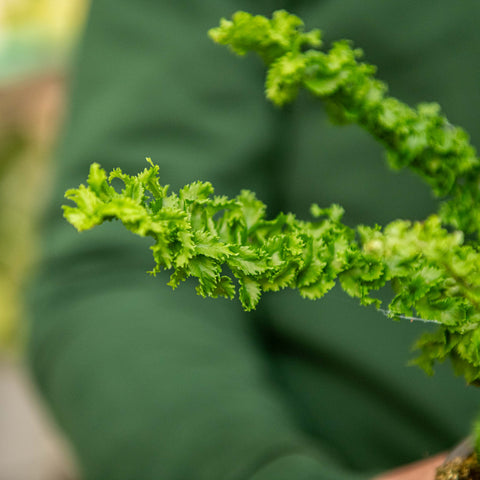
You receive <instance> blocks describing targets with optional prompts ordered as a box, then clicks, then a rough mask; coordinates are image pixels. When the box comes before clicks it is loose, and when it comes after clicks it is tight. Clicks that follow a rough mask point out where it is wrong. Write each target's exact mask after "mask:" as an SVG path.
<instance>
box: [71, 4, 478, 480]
mask: <svg viewBox="0 0 480 480" xmlns="http://www.w3.org/2000/svg"><path fill="white" fill-rule="evenodd" d="M302 27H303V23H302V21H301V20H300V19H299V18H298V17H296V16H294V15H290V14H288V13H287V12H285V11H277V12H275V13H274V14H273V17H272V19H267V18H265V17H262V16H252V15H250V14H248V13H245V12H238V13H236V14H235V15H234V16H233V18H232V20H231V21H229V20H225V19H223V20H222V21H221V23H220V26H219V27H218V28H215V29H212V30H211V31H210V36H211V37H212V38H213V39H214V40H215V41H216V42H218V43H221V44H225V45H228V46H229V47H230V48H231V49H232V50H233V51H234V52H236V53H238V54H240V55H243V54H245V53H247V52H249V51H253V52H256V53H257V54H259V56H260V57H261V58H262V59H263V61H264V62H265V64H266V65H267V68H268V71H267V76H266V95H267V98H268V99H269V100H271V101H272V102H273V103H274V104H276V105H278V106H282V105H284V104H286V103H288V102H291V101H293V100H294V99H295V97H296V95H297V93H298V92H299V91H300V89H302V88H304V89H306V90H308V91H309V92H311V93H312V94H313V95H314V96H316V97H318V98H320V99H321V100H322V101H323V102H324V104H325V107H326V109H327V111H328V112H329V115H330V118H331V119H332V121H334V122H336V123H341V124H342V123H357V124H358V125H360V126H361V127H362V128H364V129H365V130H367V131H368V132H369V133H370V134H371V135H372V136H373V137H374V138H376V139H377V140H378V141H379V142H381V143H382V144H383V145H384V146H385V148H386V150H387V158H388V162H389V165H390V166H391V167H392V168H395V169H402V168H410V169H411V170H413V171H414V172H415V173H417V174H418V175H420V176H421V177H422V178H423V179H424V180H425V181H426V182H427V183H428V184H429V185H430V187H431V188H432V190H433V192H434V194H435V195H436V196H438V197H440V198H441V199H442V200H443V202H442V204H441V207H440V209H439V212H438V213H435V214H432V215H431V216H429V217H428V218H427V219H425V220H424V221H421V222H410V221H408V220H396V221H394V222H391V223H390V224H388V225H386V226H384V227H380V226H363V225H360V226H358V227H357V228H356V229H352V228H349V227H347V226H346V225H344V224H343V223H342V214H343V209H342V208H341V207H340V206H338V205H331V206H330V207H327V208H320V207H319V206H318V205H313V206H312V208H311V214H312V216H313V220H312V221H310V222H306V221H301V220H299V219H297V218H296V217H295V215H293V214H283V213H282V214H280V215H278V216H277V217H276V218H274V219H267V218H266V216H265V211H266V206H265V205H264V204H263V203H262V202H261V201H260V200H258V199H257V198H256V197H255V194H254V193H252V192H250V191H247V190H244V191H242V192H241V193H240V194H239V195H238V196H237V197H235V198H227V197H224V196H215V195H214V189H213V187H212V185H211V184H210V183H209V182H200V181H198V182H194V183H192V184H189V185H186V186H185V187H183V188H182V189H181V190H180V191H179V192H178V193H169V191H168V186H165V185H161V184H160V182H159V179H158V172H159V167H158V166H157V165H154V164H153V163H152V161H151V160H150V159H147V160H148V161H149V163H150V167H149V168H146V169H145V170H144V171H143V172H141V173H139V174H138V175H136V176H130V175H127V174H124V173H123V172H122V171H121V170H120V169H115V170H113V171H112V172H111V173H110V174H109V175H108V176H107V173H106V172H105V170H103V169H102V168H101V167H100V166H99V165H98V164H92V166H91V168H90V173H89V176H88V180H87V186H84V185H80V187H79V188H77V189H71V190H68V191H67V192H66V197H67V198H68V199H70V200H72V201H74V202H75V203H76V206H75V207H72V206H64V207H63V208H64V215H65V217H66V219H67V220H68V221H69V222H70V223H71V224H72V225H74V226H75V228H77V230H79V231H82V230H87V229H90V228H92V227H94V226H96V225H99V224H101V223H103V222H104V221H106V220H112V219H118V220H120V221H121V222H122V223H123V224H124V225H125V227H126V228H127V229H129V230H130V231H132V232H133V233H136V234H138V235H140V236H148V237H151V238H153V241H154V244H153V245H152V246H151V247H150V248H151V250H152V253H153V257H154V260H155V262H156V265H155V267H154V268H153V270H152V272H150V273H152V274H155V273H157V272H159V271H161V270H163V269H169V270H172V271H173V273H172V275H171V277H170V281H169V285H170V286H171V287H172V288H176V287H177V286H179V285H180V283H182V282H183V281H184V280H186V279H187V278H189V277H195V278H197V280H198V285H197V292H198V293H199V294H200V295H202V296H210V297H218V296H223V297H227V298H234V297H235V296H237V295H238V297H239V299H240V301H241V304H242V306H243V308H244V309H245V310H251V309H254V308H255V306H256V305H257V303H258V301H259V300H260V296H261V294H262V292H265V291H277V290H279V289H283V288H293V289H296V290H298V292H299V293H300V294H301V295H302V296H303V297H305V298H309V299H319V298H321V297H322V296H323V295H325V294H326V293H327V292H328V291H329V290H330V289H331V288H332V287H333V286H334V285H335V284H336V283H337V282H338V283H339V284H340V285H341V286H342V288H343V289H344V290H345V291H346V292H347V293H348V294H349V295H350V296H352V297H356V298H358V299H359V301H360V303H361V304H362V305H373V306H375V307H376V308H377V309H381V310H382V311H383V312H384V313H385V314H386V315H387V316H389V317H391V318H405V319H408V320H410V321H421V322H429V323H434V324H436V325H437V329H436V330H435V331H434V332H433V333H431V332H429V333H425V334H423V336H422V337H420V339H419V340H418V341H417V343H416V348H417V350H418V351H419V355H418V356H417V358H416V359H414V360H413V362H412V363H415V364H417V365H419V366H420V367H422V368H423V369H424V370H425V371H426V372H427V373H428V374H432V373H433V369H434V366H435V364H436V362H442V361H444V360H445V359H447V358H449V359H450V360H451V362H452V364H453V367H454V370H455V372H456V373H457V374H458V375H462V376H464V377H465V379H466V381H467V383H468V384H470V385H476V384H478V383H479V382H480V354H479V346H480V254H479V252H478V241H479V240H478V235H479V232H480V210H479V209H478V206H479V205H480V193H479V189H478V185H479V181H480V160H479V158H478V157H477V155H476V151H475V149H474V147H473V146H472V145H471V144H470V143H469V138H468V135H467V134H466V132H465V131H464V130H462V129H461V128H459V127H456V126H454V125H452V124H451V123H450V122H449V121H448V120H447V118H446V117H445V116H444V115H442V113H441V111H440V107H439V106H438V105H437V104H432V103H428V104H427V103H424V104H420V105H418V106H417V107H416V108H411V107H409V106H407V105H405V104H404V103H402V102H400V101H399V100H397V99H395V98H393V97H390V96H388V94H387V86H386V85H385V84H384V83H383V82H381V81H380V80H378V79H376V78H375V77H374V73H375V67H374V66H372V65H369V64H366V63H362V62H361V61H360V58H361V54H362V53H361V51H360V50H358V49H354V48H352V46H351V44H350V43H349V42H348V41H339V42H336V43H334V44H333V46H332V47H331V49H330V50H328V51H326V52H323V51H321V50H320V49H319V48H320V47H321V34H320V31H318V30H313V31H310V32H304V31H303V28H302ZM115 179H119V180H120V181H122V182H123V184H124V187H123V189H122V191H121V192H119V191H117V190H116V189H115V188H114V186H113V185H112V182H113V181H114V180H115ZM387 284H389V285H390V286H391V288H392V290H393V292H394V295H393V297H392V298H391V300H390V302H389V303H388V305H383V304H382V301H381V300H380V299H379V298H376V297H375V295H374V293H375V292H376V291H378V290H379V289H380V288H382V287H384V286H385V285H387ZM468 445H469V446H468V448H466V449H464V451H462V452H461V453H462V455H463V456H467V457H469V458H468V460H467V463H462V464H461V466H460V467H459V468H460V470H461V471H462V472H463V473H458V472H457V473H455V474H454V473H451V472H450V471H449V472H447V473H445V472H446V470H445V468H442V469H440V470H439V472H438V478H439V479H444V478H477V477H475V475H478V465H477V463H476V453H475V452H476V451H478V450H480V426H475V428H474V432H473V436H472V441H471V442H470V443H469V444H468ZM464 454H465V455H464ZM455 457H457V455H456V452H455ZM458 464H459V462H458V461H457V460H455V461H454V462H453V464H450V465H449V466H448V467H446V468H447V469H452V468H457V467H456V465H458ZM462 469H463V470H462ZM475 472H476V473H475ZM445 475H447V476H445ZM448 475H457V476H448ZM461 475H463V476H461Z"/></svg>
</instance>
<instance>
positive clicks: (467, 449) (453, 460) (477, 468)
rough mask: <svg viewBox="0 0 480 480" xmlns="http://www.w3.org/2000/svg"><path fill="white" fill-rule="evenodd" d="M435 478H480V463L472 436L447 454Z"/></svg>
mask: <svg viewBox="0 0 480 480" xmlns="http://www.w3.org/2000/svg"><path fill="white" fill-rule="evenodd" d="M435 480H480V464H479V463H478V461H477V455H476V453H475V452H474V449H473V443H472V438H471V437H468V438H467V439H466V440H464V441H463V442H462V443H460V444H459V445H458V446H457V447H456V448H454V449H453V450H452V451H451V452H450V453H449V454H448V455H447V458H446V459H445V461H444V462H443V464H442V465H441V466H440V467H438V468H437V474H436V475H435Z"/></svg>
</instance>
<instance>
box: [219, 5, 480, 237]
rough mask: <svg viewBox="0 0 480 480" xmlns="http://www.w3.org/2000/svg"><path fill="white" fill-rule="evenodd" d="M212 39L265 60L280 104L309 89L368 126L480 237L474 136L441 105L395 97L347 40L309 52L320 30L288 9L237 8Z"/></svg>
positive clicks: (394, 161) (452, 220)
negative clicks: (257, 11)
mask: <svg viewBox="0 0 480 480" xmlns="http://www.w3.org/2000/svg"><path fill="white" fill-rule="evenodd" d="M278 19H281V22H279V21H278ZM210 36H211V37H212V38H213V39H214V40H215V41H217V42H218V43H221V44H225V45H228V46H229V47H230V49H231V50H233V51H234V52H236V53H239V54H241V55H244V54H245V53H247V51H252V52H255V53H258V54H259V55H260V57H261V58H263V59H264V60H265V59H267V60H266V64H267V66H268V71H267V75H266V84H265V89H266V95H267V98H269V99H270V100H271V101H272V102H273V103H274V104H276V105H278V106H281V105H284V104H285V103H288V102H291V101H292V100H294V99H295V97H296V95H297V93H298V91H299V90H300V89H301V88H304V89H306V90H308V91H310V92H311V93H312V94H313V95H314V96H316V97H319V98H321V99H322V100H323V101H324V104H325V107H326V109H327V111H328V113H329V115H330V118H331V120H332V121H334V122H336V123H342V124H343V123H357V124H358V125H360V126H361V127H363V128H364V129H365V130H367V131H368V132H369V133H370V134H371V135H373V137H375V138H376V139H377V140H378V141H379V142H380V143H382V144H383V145H384V146H385V148H386V150H387V158H388V161H389V164H390V166H391V167H392V168H395V169H402V168H405V167H408V168H410V169H412V170H413V171H414V172H416V173H417V174H419V175H420V176H421V177H422V178H423V179H424V180H425V181H426V182H428V184H429V185H430V186H431V188H432V189H433V191H434V193H435V194H436V195H437V196H441V197H445V201H444V203H443V205H442V207H441V210H440V217H441V219H442V221H443V222H444V223H445V224H448V225H451V226H452V227H454V228H456V229H459V230H462V231H463V232H465V233H467V234H475V236H478V233H479V231H480V210H479V209H478V208H475V207H476V206H478V205H479V203H480V202H479V201H480V190H479V188H478V185H479V182H480V162H479V159H478V157H477V154H476V151H475V149H474V147H473V146H472V145H471V144H470V143H469V137H468V134H467V133H466V132H465V131H464V130H463V129H461V128H460V127H455V126H453V125H451V124H450V123H449V121H448V120H447V118H446V117H445V116H444V115H442V114H441V112H440V107H439V106H438V105H437V104H435V103H423V104H420V105H418V106H417V107H416V108H411V107H409V106H408V105H405V104H404V103H402V102H400V101H399V100H397V99H395V98H392V97H389V96H388V95H387V91H388V88H387V85H386V84H385V83H383V82H381V81H380V80H378V79H376V78H375V77H374V74H375V71H376V68H375V67H374V66H373V65H369V64H367V63H362V62H360V58H361V57H362V55H363V53H362V51H361V50H359V49H354V48H352V46H351V43H350V42H349V41H346V40H341V41H339V42H335V43H334V44H333V46H332V47H331V48H330V50H328V51H327V52H322V51H319V50H316V49H313V48H311V49H307V47H309V46H311V47H319V46H320V45H321V42H320V37H321V33H320V32H319V31H318V30H313V31H312V32H307V33H305V32H304V31H303V22H302V21H301V20H300V19H299V18H298V17H296V16H295V15H290V14H288V13H286V12H285V11H278V12H275V13H274V15H273V18H272V20H268V19H267V18H265V17H261V16H253V15H250V14H248V13H245V12H238V13H236V14H235V15H234V16H233V18H232V21H227V20H222V22H221V24H220V26H219V27H218V28H214V29H212V30H210ZM265 39H268V41H267V40H265ZM276 39H278V40H277V43H275V40H276ZM310 39H313V41H311V40H310ZM272 45H274V48H273V47H272Z"/></svg>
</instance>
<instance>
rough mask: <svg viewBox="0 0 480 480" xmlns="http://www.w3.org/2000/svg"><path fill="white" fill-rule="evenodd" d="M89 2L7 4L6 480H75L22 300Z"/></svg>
mask: <svg viewBox="0 0 480 480" xmlns="http://www.w3.org/2000/svg"><path fill="white" fill-rule="evenodd" d="M88 3H89V2H88V0H1V1H0V480H17V479H18V480H60V479H78V475H77V474H76V469H75V462H74V460H73V458H72V457H71V454H70V451H69V448H68V445H66V443H65V440H64V439H63V438H61V437H60V434H59V433H58V431H57V430H56V429H55V426H54V425H53V424H52V422H51V421H50V419H49V418H48V416H47V414H46V412H45V410H44V408H43V406H42V405H41V402H40V400H39V399H38V397H37V396H36V394H35V392H34V389H33V388H32V387H31V385H30V382H29V379H28V375H27V374H26V370H25V369H24V367H23V356H24V350H23V343H24V339H25V335H26V333H27V332H26V325H25V321H24V316H23V306H22V301H21V299H22V290H23V286H24V284H25V280H26V279H27V277H28V275H29V271H30V270H31V269H32V268H34V264H35V258H36V248H35V245H36V234H35V231H36V227H35V225H36V221H37V218H38V217H39V214H40V212H41V209H42V205H43V203H44V198H45V192H47V191H48V188H49V166H50V159H51V157H52V155H53V154H54V150H55V140H56V138H57V136H58V132H59V131H60V129H61V124H62V113H63V110H64V108H65V95H66V91H67V89H68V81H69V68H70V64H71V60H72V58H73V56H74V55H75V45H76V43H77V41H78V38H79V36H80V34H81V31H82V27H83V24H84V22H85V18H86V14H87V11H88Z"/></svg>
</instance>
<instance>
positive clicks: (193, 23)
mask: <svg viewBox="0 0 480 480" xmlns="http://www.w3.org/2000/svg"><path fill="white" fill-rule="evenodd" d="M279 8H286V9H288V10H290V11H291V12H292V13H296V14H298V15H299V16H301V17H302V18H303V19H304V20H305V22H306V27H307V28H309V29H310V28H315V27H319V28H321V29H322V30H323V31H324V33H325V40H326V41H327V42H331V41H332V40H336V39H340V38H349V39H352V40H353V41H354V42H355V45H357V46H359V47H361V48H362V49H364V51H365V53H366V60H367V61H368V62H370V63H374V64H377V65H378V66H379V73H378V75H379V77H380V78H381V79H383V80H385V81H387V82H388V83H389V84H390V86H391V94H392V95H394V96H397V97H398V98H400V99H402V100H404V101H406V102H408V103H410V104H416V103H418V102H421V101H438V102H439V103H440V104H441V105H442V106H443V109H444V111H445V113H446V114H447V116H448V117H449V119H450V121H451V122H452V123H455V124H459V125H462V126H464V127H465V128H466V129H467V130H469V131H470V133H471V134H472V139H473V142H474V143H476V142H478V140H479V136H480V131H479V129H478V127H477V115H478V111H479V110H480V91H479V89H478V78H479V65H480V62H479V58H480V56H479V53H480V51H479V49H480V39H479V37H478V21H479V19H480V4H479V3H478V2H477V1H474V0H465V1H463V2H452V1H447V0H438V1H437V2H435V3H434V4H432V2H430V1H427V0H403V1H401V2H400V1H390V2H385V1H381V0H365V1H362V2H358V0H342V1H336V2H332V1H326V0H323V1H318V0H317V1H307V0H303V1H298V2H294V1H291V2H285V1H270V0H268V1H267V0H259V1H256V2H254V1H253V0H250V1H234V0H228V1H227V0H224V1H219V0H203V1H202V2H187V1H185V0H177V1H175V2H159V1H154V0H139V1H136V2H130V1H127V0H115V1H113V0H94V1H93V3H92V8H91V12H90V16H89V20H88V24H87V28H86V32H85V35H84V39H83V43H82V46H81V48H80V51H79V53H78V58H77V61H76V70H75V72H74V77H73V84H72V88H71V98H70V107H69V113H68V117H67V122H66V127H65V129H64V132H63V136H62V142H61V145H60V148H59V150H58V153H57V156H56V178H55V182H54V185H53V188H52V194H51V198H52V201H51V203H50V205H49V206H48V209H47V212H46V215H45V221H44V225H43V257H42V262H41V264H40V266H39V271H38V274H37V277H36V279H35V280H34V282H32V287H31V290H30V295H29V304H30V314H31V322H32V335H31V339H30V348H29V354H30V363H31V368H32V371H33V374H34V377H35V379H36V381H37V383H38V386H39V388H40V389H41V391H42V392H43V394H44V396H45V398H46V400H47V401H48V404H49V405H50V407H51V409H52V411H53V413H54V415H55V417H56V419H57V421H58V422H59V424H60V425H61V427H62V428H63V429H64V431H65V432H66V433H67V435H68V436H69V438H70V439H71V441H72V443H73V445H74V447H75V450H76V452H77V455H78V458H79V461H80V464H81V468H82V471H83V475H84V478H85V479H86V480H107V479H108V480H133V479H135V480H147V479H148V480H149V479H152V480H153V479H155V480H158V479H165V480H166V479H169V480H170V479H172V480H216V479H222V480H223V479H225V480H227V479H228V480H273V479H275V480H283V479H288V480H304V479H305V480H306V479H309V480H310V479H319V480H322V479H337V480H340V479H354V478H365V477H368V476H370V475H372V474H373V473H375V472H379V471H382V470H384V469H388V468H392V467H394V466H396V465H400V464H403V463H406V462H410V461H414V460H417V459H419V458H422V457H424V456H427V455H430V454H434V453H436V452H438V451H440V450H442V449H446V448H449V447H451V446H452V445H453V444H454V443H456V442H457V441H459V440H460V439H461V438H462V437H464V436H466V435H467V433H468V431H469V428H470V424H471V421H472V419H473V416H474V414H475V412H476V409H477V408H478V404H479V402H478V398H479V396H478V394H477V392H476V391H474V390H473V389H472V388H468V389H467V388H465V386H464V382H463V380H462V379H459V378H455V377H454V376H453V374H452V372H451V368H450V366H449V365H444V366H442V367H441V368H439V371H438V373H437V375H435V376H434V377H431V378H429V377H426V376H425V374H424V373H423V372H421V371H419V370H418V369H415V368H412V367H406V362H407V359H408V358H409V348H410V346H411V344H412V342H413V340H414V339H415V338H416V336H417V335H418V334H419V333H420V332H421V331H424V330H425V329H426V328H427V327H425V326H423V325H420V326H419V325H417V324H416V323H415V324H410V323H409V322H393V321H391V320H389V319H387V318H385V317H384V316H383V315H382V314H380V313H378V312H376V311H375V310H374V309H368V308H365V307H359V306H358V305H357V302H356V301H354V300H352V299H350V298H348V297H347V296H346V295H344V294H343V293H342V292H341V291H340V290H338V289H337V290H334V292H332V293H330V294H328V295H327V296H326V297H325V299H322V300H320V301H317V302H310V301H307V300H302V299H301V298H300V297H299V296H298V295H297V294H296V293H294V292H288V291H283V292H281V293H276V294H271V295H265V297H264V298H263V300H262V301H261V304H260V306H259V308H258V309H257V311H255V312H253V313H249V314H246V313H244V312H242V310H241V307H240V304H239V303H238V302H230V301H228V300H210V299H202V298H199V297H197V296H196V295H195V291H194V287H193V286H192V285H191V284H187V285H183V286H182V287H180V288H178V289H177V290H176V291H175V293H173V292H172V291H171V289H170V288H169V287H168V286H166V285H165V284H166V282H167V279H168V275H160V276H158V277H157V278H156V279H153V278H150V277H149V276H148V275H147V274H146V273H145V272H146V271H147V270H149V269H150V268H151V267H152V265H153V260H152V258H151V256H150V252H149V250H148V246H149V243H148V240H145V239H140V238H134V237H133V236H131V235H130V234H129V233H128V232H126V231H124V230H123V229H122V227H121V225H119V224H116V223H110V224H107V225H105V226H102V227H101V228H98V229H94V230H93V231H90V232H85V233H82V234H78V233H76V232H75V230H74V229H73V228H72V227H71V226H70V225H68V224H67V223H66V222H65V221H64V220H63V219H62V217H61V210H60V205H61V204H62V203H64V200H63V193H64V191H65V190H66V189H67V188H70V187H76V186H77V185H78V184H79V183H81V182H85V179H86V175H87V173H88V166H89V164H90V163H91V162H94V161H95V162H99V163H100V164H101V165H102V166H103V167H104V168H106V169H107V170H109V169H111V168H113V167H117V166H120V167H121V168H122V169H123V170H125V171H126V172H128V173H136V172H138V171H139V170H140V169H143V168H144V167H145V166H146V163H145V157H146V156H150V157H152V159H153V161H154V162H155V163H158V164H159V165H160V169H161V170H160V173H161V180H162V182H164V183H168V184H170V185H171V188H172V189H177V188H179V187H181V186H183V185H184V184H185V183H188V182H191V181H193V180H197V179H201V180H209V181H211V182H212V183H213V185H214V186H215V188H216V193H218V194H226V195H235V194H236V193H238V192H239V190H240V189H242V188H248V189H251V190H254V191H256V192H257V194H258V197H259V198H260V199H262V200H263V201H264V202H265V203H267V204H268V205H269V212H268V213H269V215H272V216H273V215H275V214H276V213H278V212H279V211H292V212H295V213H296V214H297V215H298V216H299V217H300V218H308V208H309V205H310V204H311V203H313V202H316V203H318V204H320V205H324V206H328V205H330V204H331V203H333V202H336V203H339V204H341V205H343V206H344V207H345V209H346V212H347V213H346V221H347V222H348V223H349V224H350V225H356V224H359V223H365V224H369V225H373V224H374V223H379V224H385V223H386V222H388V221H390V220H393V219H395V218H411V219H421V218H424V217H426V216H427V215H428V214H429V213H431V212H432V211H434V209H435V208H436V202H435V201H434V200H433V198H432V197H431V195H430V192H429V191H428V189H427V187H426V186H425V185H423V183H421V182H420V180H419V179H418V178H416V177H414V176H413V175H410V174H408V173H405V172H403V173H401V174H398V173H392V172H390V171H388V170H387V169H386V167H385V162H384V157H383V153H382V151H381V148H380V147H379V146H378V145H377V144H375V142H374V141H373V140H372V139H370V138H369V137H368V136H367V134H366V133H365V132H363V131H361V130H360V129H359V128H358V127H355V126H348V127H336V126H332V125H330V124H329V123H328V122H327V120H326V116H325V113H324V111H323V109H322V105H321V104H320V103H319V102H318V101H315V100H312V99H311V98H308V96H307V95H301V96H300V98H299V100H298V101H297V102H296V103H295V104H294V105H293V106H290V107H288V108H286V109H284V110H279V109H276V108H274V107H273V106H271V105H270V104H268V103H267V102H266V100H265V99H264V97H263V73H264V71H263V66H262V65H261V64H260V62H259V60H258V59H256V58H253V57H246V58H242V59H239V58H236V57H235V56H233V55H232V54H231V53H229V52H228V51H227V50H226V49H225V48H223V47H220V46H218V45H215V44H213V43H212V42H211V41H210V39H209V38H208V37H207V30H208V29H209V28H210V27H212V26H216V25H217V24H218V21H219V19H220V17H222V16H224V17H230V16H231V14H232V13H233V12H234V11H236V10H238V9H243V10H247V11H250V12H252V13H261V14H267V15H270V14H271V13H272V11H273V10H276V9H279Z"/></svg>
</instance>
